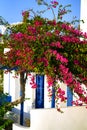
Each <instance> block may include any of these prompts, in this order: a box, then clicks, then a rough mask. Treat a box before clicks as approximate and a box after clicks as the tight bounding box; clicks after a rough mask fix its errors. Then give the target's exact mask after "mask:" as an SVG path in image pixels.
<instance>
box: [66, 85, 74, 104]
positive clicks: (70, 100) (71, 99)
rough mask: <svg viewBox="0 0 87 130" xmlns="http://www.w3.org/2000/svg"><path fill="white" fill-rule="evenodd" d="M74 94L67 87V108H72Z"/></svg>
mask: <svg viewBox="0 0 87 130" xmlns="http://www.w3.org/2000/svg"><path fill="white" fill-rule="evenodd" d="M72 101H73V94H72V91H71V89H70V88H69V87H67V106H72Z"/></svg>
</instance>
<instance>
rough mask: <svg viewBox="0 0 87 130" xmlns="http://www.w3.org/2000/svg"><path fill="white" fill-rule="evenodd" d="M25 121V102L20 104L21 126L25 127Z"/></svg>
mask: <svg viewBox="0 0 87 130" xmlns="http://www.w3.org/2000/svg"><path fill="white" fill-rule="evenodd" d="M20 96H22V91H20ZM23 120H24V102H22V103H21V104H20V125H23Z"/></svg>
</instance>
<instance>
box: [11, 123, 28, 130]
mask: <svg viewBox="0 0 87 130" xmlns="http://www.w3.org/2000/svg"><path fill="white" fill-rule="evenodd" d="M12 130H30V128H29V127H24V126H21V125H19V124H17V123H14V124H13V129H12Z"/></svg>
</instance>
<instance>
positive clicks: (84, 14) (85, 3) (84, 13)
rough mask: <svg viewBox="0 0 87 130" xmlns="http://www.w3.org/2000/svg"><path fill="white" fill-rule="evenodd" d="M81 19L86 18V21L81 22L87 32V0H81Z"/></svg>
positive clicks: (82, 27)
mask: <svg viewBox="0 0 87 130" xmlns="http://www.w3.org/2000/svg"><path fill="white" fill-rule="evenodd" d="M80 12H81V13H80V19H81V20H84V23H82V22H81V23H80V28H81V29H82V31H84V32H87V0H81V11H80Z"/></svg>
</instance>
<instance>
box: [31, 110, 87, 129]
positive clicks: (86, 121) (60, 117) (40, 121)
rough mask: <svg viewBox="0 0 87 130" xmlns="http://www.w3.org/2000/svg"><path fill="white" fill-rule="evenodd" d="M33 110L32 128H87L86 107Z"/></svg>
mask: <svg viewBox="0 0 87 130" xmlns="http://www.w3.org/2000/svg"><path fill="white" fill-rule="evenodd" d="M63 111H64V113H60V112H58V111H57V110H56V109H35V110H33V109H32V110H31V111H30V113H31V130H87V116H86V115H87V109H86V108H85V107H68V108H63Z"/></svg>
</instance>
